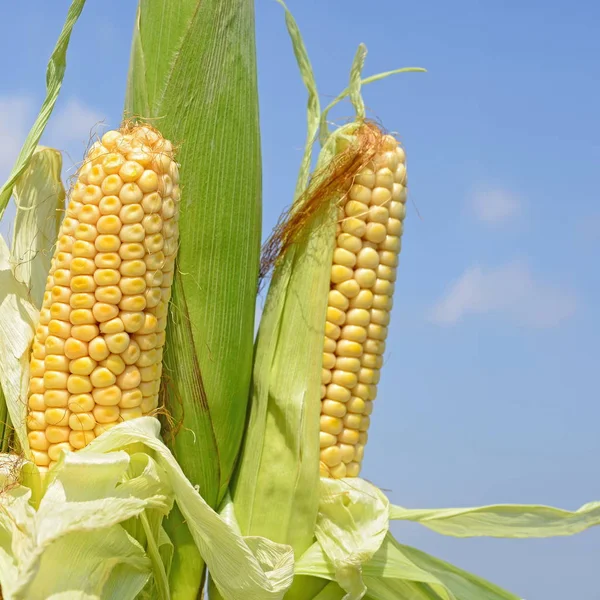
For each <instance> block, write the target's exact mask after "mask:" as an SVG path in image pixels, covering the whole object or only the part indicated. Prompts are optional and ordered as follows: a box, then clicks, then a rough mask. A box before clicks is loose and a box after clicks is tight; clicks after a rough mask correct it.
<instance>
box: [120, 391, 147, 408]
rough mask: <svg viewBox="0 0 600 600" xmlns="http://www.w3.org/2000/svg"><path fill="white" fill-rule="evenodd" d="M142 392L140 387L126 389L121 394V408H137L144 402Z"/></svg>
mask: <svg viewBox="0 0 600 600" xmlns="http://www.w3.org/2000/svg"><path fill="white" fill-rule="evenodd" d="M142 399H143V396H142V392H141V391H140V390H139V389H134V390H126V391H124V392H122V394H121V400H120V402H119V406H120V407H121V408H136V407H138V406H140V405H141V404H142Z"/></svg>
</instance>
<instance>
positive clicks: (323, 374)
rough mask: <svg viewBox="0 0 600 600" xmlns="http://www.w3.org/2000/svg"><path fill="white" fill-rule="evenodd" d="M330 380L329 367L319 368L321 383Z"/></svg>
mask: <svg viewBox="0 0 600 600" xmlns="http://www.w3.org/2000/svg"><path fill="white" fill-rule="evenodd" d="M138 364H139V363H138ZM330 382H331V371H330V370H329V369H321V383H323V384H324V385H327V384H328V383H330Z"/></svg>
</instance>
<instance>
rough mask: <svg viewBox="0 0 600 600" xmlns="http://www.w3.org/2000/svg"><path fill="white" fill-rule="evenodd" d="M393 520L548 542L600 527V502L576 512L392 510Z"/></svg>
mask: <svg viewBox="0 0 600 600" xmlns="http://www.w3.org/2000/svg"><path fill="white" fill-rule="evenodd" d="M390 518H391V519H396V520H400V521H415V522H417V523H420V524H421V525H424V526H425V527H428V528H429V529H432V530H433V531H437V532H438V533H441V534H443V535H451V536H454V537H479V536H487V537H500V538H544V537H552V536H566V535H574V534H576V533H579V532H581V531H584V530H586V529H589V528H590V527H594V526H596V525H599V524H600V502H590V503H588V504H585V505H583V506H582V507H581V508H579V509H578V510H576V511H568V510H562V509H560V508H553V507H550V506H539V505H522V504H495V505H491V506H479V507H476V508H437V509H407V508H403V507H401V506H392V507H391V511H390Z"/></svg>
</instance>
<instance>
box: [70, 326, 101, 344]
mask: <svg viewBox="0 0 600 600" xmlns="http://www.w3.org/2000/svg"><path fill="white" fill-rule="evenodd" d="M99 333H100V330H99V329H98V327H97V326H96V325H73V327H71V335H72V336H73V337H74V338H76V339H78V340H81V341H82V342H89V341H91V340H93V339H94V338H95V337H96V336H97V335H98V334H99Z"/></svg>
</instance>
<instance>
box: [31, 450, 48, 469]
mask: <svg viewBox="0 0 600 600" xmlns="http://www.w3.org/2000/svg"><path fill="white" fill-rule="evenodd" d="M31 456H32V458H33V462H34V464H36V465H37V466H39V467H47V466H49V465H50V458H49V457H48V454H47V453H46V452H43V451H41V450H32V451H31Z"/></svg>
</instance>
